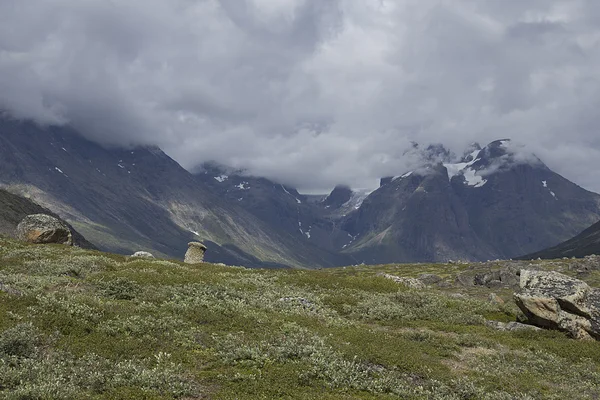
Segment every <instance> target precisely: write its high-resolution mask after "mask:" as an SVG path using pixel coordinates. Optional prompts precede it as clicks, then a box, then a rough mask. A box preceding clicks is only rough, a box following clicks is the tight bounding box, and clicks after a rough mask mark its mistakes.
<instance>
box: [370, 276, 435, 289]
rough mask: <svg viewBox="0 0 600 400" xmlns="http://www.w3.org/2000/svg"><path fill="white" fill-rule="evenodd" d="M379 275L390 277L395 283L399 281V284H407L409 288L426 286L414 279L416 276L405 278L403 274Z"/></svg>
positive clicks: (423, 287)
mask: <svg viewBox="0 0 600 400" xmlns="http://www.w3.org/2000/svg"><path fill="white" fill-rule="evenodd" d="M378 275H379V276H382V277H384V278H386V279H391V280H393V281H394V282H396V283H399V284H401V285H404V286H407V287H409V288H411V289H425V288H426V287H427V286H426V285H425V284H424V283H423V282H421V281H420V280H418V279H416V278H406V277H403V276H396V275H390V274H378Z"/></svg>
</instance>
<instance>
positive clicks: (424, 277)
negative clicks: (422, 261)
mask: <svg viewBox="0 0 600 400" xmlns="http://www.w3.org/2000/svg"><path fill="white" fill-rule="evenodd" d="M418 279H419V280H420V281H421V282H423V283H424V284H426V285H435V284H437V283H440V282H441V281H443V279H442V278H441V277H440V276H438V275H435V274H421V275H419V277H418Z"/></svg>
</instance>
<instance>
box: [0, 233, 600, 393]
mask: <svg viewBox="0 0 600 400" xmlns="http://www.w3.org/2000/svg"><path fill="white" fill-rule="evenodd" d="M563 263H567V261H565V262H563ZM540 265H542V264H540ZM547 265H548V268H563V267H565V266H566V265H567V264H564V265H563V264H559V263H554V264H552V263H548V264H547ZM466 267H467V266H464V265H405V266H403V265H399V266H391V265H388V266H374V267H348V268H338V269H332V270H321V271H295V270H249V269H244V268H239V267H223V266H217V265H211V264H202V265H193V266H190V265H185V264H182V263H180V262H176V261H165V260H148V259H135V258H127V257H122V256H116V255H112V254H106V253H100V252H93V251H85V250H81V249H77V248H67V247H64V246H52V245H49V246H31V245H26V244H23V243H18V242H15V241H12V240H9V239H0V397H1V398H3V399H4V398H5V399H23V400H24V399H197V398H198V399H200V398H212V399H280V398H290V399H291V398H294V399H348V398H357V399H392V398H406V399H591V398H598V397H599V396H600V346H599V345H598V343H597V342H577V341H574V340H572V339H569V338H567V337H565V336H564V335H563V334H561V333H558V332H548V331H520V332H500V331H495V330H492V329H491V328H488V327H487V326H486V325H485V320H486V319H495V320H499V321H509V320H515V319H516V318H517V317H518V311H517V308H516V307H515V305H514V303H512V302H511V293H510V292H509V291H507V290H500V291H497V292H496V293H497V294H498V295H499V296H500V297H501V298H502V299H503V300H504V301H505V303H504V304H498V302H490V301H488V300H487V296H488V295H489V290H488V289H483V288H481V289H478V288H469V290H468V291H466V290H464V289H459V288H457V287H455V286H451V285H447V286H446V287H445V288H444V289H438V288H436V289H433V288H432V289H426V290H411V289H409V288H407V287H405V286H402V285H399V284H397V283H395V282H393V281H391V280H389V279H385V278H383V277H379V276H377V273H379V272H386V273H391V274H395V275H399V276H417V275H418V274H420V273H423V272H426V273H437V274H439V275H440V276H442V277H444V278H445V279H446V281H447V282H453V281H454V278H455V276H456V274H457V273H460V272H461V271H462V270H464V269H465V268H466ZM594 274H595V273H594ZM594 274H592V275H590V279H591V280H592V281H597V279H598V276H597V275H594Z"/></svg>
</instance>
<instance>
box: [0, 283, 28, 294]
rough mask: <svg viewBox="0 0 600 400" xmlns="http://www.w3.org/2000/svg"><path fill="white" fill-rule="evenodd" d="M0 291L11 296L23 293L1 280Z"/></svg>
mask: <svg viewBox="0 0 600 400" xmlns="http://www.w3.org/2000/svg"><path fill="white" fill-rule="evenodd" d="M0 292H4V293H7V294H10V295H12V296H23V293H22V292H21V291H20V290H17V289H13V288H11V287H10V286H6V285H5V284H3V283H2V282H0Z"/></svg>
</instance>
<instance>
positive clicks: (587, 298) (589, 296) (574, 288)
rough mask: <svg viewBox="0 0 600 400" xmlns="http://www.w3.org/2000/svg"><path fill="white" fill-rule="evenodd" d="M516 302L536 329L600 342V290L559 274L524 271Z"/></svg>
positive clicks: (516, 294)
mask: <svg viewBox="0 0 600 400" xmlns="http://www.w3.org/2000/svg"><path fill="white" fill-rule="evenodd" d="M520 287H521V290H520V292H519V293H515V296H514V297H515V301H516V303H517V305H518V306H519V308H520V309H521V310H522V311H523V313H524V314H525V316H526V317H527V319H528V321H529V322H530V323H531V324H533V325H536V326H540V327H542V328H549V329H558V330H562V331H565V332H568V333H569V334H570V335H571V336H573V337H574V338H577V339H597V340H600V289H594V288H591V287H590V286H588V285H587V284H586V283H585V282H583V281H580V280H579V279H575V278H571V277H568V276H566V275H563V274H560V273H558V272H544V271H530V270H522V271H521V279H520Z"/></svg>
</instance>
